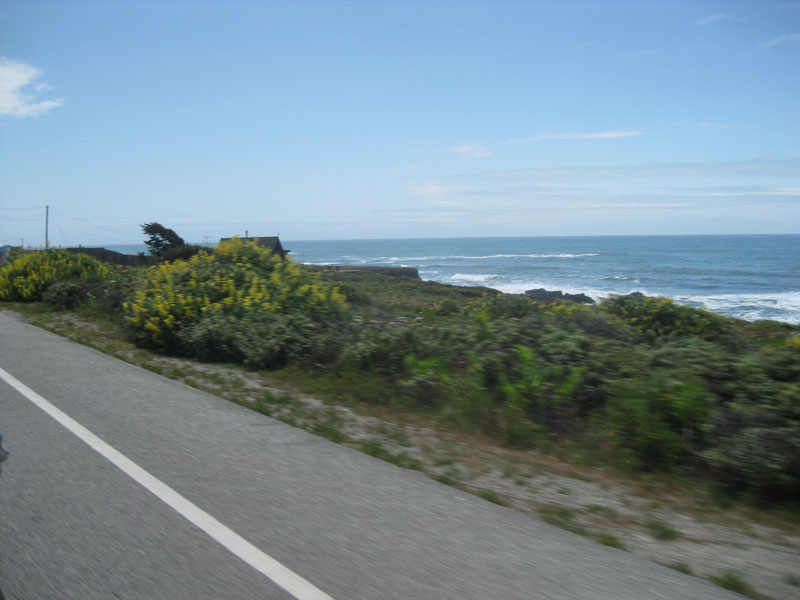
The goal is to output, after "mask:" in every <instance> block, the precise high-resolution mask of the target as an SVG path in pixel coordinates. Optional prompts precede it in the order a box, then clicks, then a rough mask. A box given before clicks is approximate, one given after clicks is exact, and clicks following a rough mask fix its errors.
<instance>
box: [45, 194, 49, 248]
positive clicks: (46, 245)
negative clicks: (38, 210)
mask: <svg viewBox="0 0 800 600" xmlns="http://www.w3.org/2000/svg"><path fill="white" fill-rule="evenodd" d="M49 230H50V205H49V204H48V205H47V206H45V207H44V249H45V250H48V249H49V248H50V236H49V233H50V232H49Z"/></svg>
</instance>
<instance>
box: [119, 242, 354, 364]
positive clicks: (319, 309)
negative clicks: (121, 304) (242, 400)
mask: <svg viewBox="0 0 800 600" xmlns="http://www.w3.org/2000/svg"><path fill="white" fill-rule="evenodd" d="M344 308H345V301H344V298H343V297H342V296H341V295H340V294H339V292H338V291H337V290H336V288H332V287H330V286H327V285H325V284H322V283H321V282H319V281H318V280H317V278H316V277H315V276H314V274H313V273H311V272H310V271H308V270H306V269H303V268H302V267H300V266H299V265H297V264H295V263H293V262H291V261H289V260H285V259H282V258H281V257H279V256H276V255H273V254H272V253H271V252H270V251H269V250H267V249H265V248H261V247H259V246H257V245H256V244H255V243H253V242H250V243H243V242H242V241H241V240H239V239H238V238H234V239H233V240H231V241H230V242H225V243H223V244H220V245H219V246H217V247H216V248H214V251H213V253H208V252H204V251H202V252H200V253H198V254H196V255H194V256H193V257H192V258H191V259H190V260H189V261H188V262H185V261H175V262H166V263H163V264H160V265H158V266H154V267H150V268H149V269H148V271H147V275H146V276H145V278H144V280H143V282H142V284H141V286H140V288H139V289H138V290H137V291H136V293H135V295H134V299H133V301H132V302H130V303H127V304H126V305H125V311H126V313H127V323H128V325H129V326H130V328H131V329H132V330H133V332H134V333H135V335H136V337H137V340H138V341H140V342H141V343H145V344H147V345H150V346H153V347H155V348H158V349H162V350H168V351H178V350H183V351H185V352H187V351H188V352H191V351H192V350H191V348H192V346H191V343H189V342H191V340H193V339H194V340H196V341H198V342H200V343H202V344H203V347H204V349H201V350H200V352H201V353H202V354H203V356H204V357H206V358H211V357H212V355H211V353H210V352H209V351H208V350H209V349H210V348H211V347H212V345H213V344H214V343H216V342H222V343H223V346H224V347H223V348H222V350H221V351H220V357H221V358H222V357H224V358H231V357H233V356H236V353H237V352H239V353H242V352H243V349H244V348H246V347H249V346H250V344H249V343H248V342H242V343H241V344H240V346H241V347H240V348H239V349H238V350H235V349H234V348H233V346H232V345H231V344H230V343H228V341H229V340H231V339H232V337H236V336H242V335H244V334H245V333H246V332H245V331H244V330H243V329H242V325H241V324H242V323H247V324H255V325H258V326H259V328H260V330H262V331H263V330H266V332H267V333H269V332H274V331H275V330H276V328H278V329H280V327H281V326H282V325H283V324H285V321H282V320H280V319H277V318H273V317H271V316H270V315H277V314H292V313H302V314H303V315H305V316H307V317H309V318H311V319H315V320H323V319H326V318H327V319H330V318H334V317H338V316H339V315H341V314H342V312H343V310H344ZM229 320H230V321H229ZM210 327H213V328H222V329H226V330H227V331H223V332H221V333H219V334H216V333H214V332H209V331H208V329H209V328H210ZM187 328H188V331H185V332H184V329H187ZM279 333H280V332H279ZM276 352H277V353H278V354H279V353H280V351H276V350H274V349H267V352H266V354H265V355H275V354H276ZM263 362H267V363H270V364H271V363H272V362H273V360H272V358H268V359H265V360H264V361H263ZM279 362H280V361H279Z"/></svg>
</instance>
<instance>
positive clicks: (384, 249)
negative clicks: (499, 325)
mask: <svg viewBox="0 0 800 600" xmlns="http://www.w3.org/2000/svg"><path fill="white" fill-rule="evenodd" d="M282 242H283V245H284V247H285V248H289V249H291V256H292V258H294V259H295V260H297V261H299V262H302V263H308V264H316V265H333V264H336V265H375V266H405V267H416V268H417V269H418V270H419V274H420V277H422V279H426V280H432V281H438V282H441V283H447V284H452V285H462V286H475V285H480V286H486V287H490V288H494V289H497V290H500V291H502V292H507V293H514V294H520V293H523V292H524V291H525V290H530V289H534V288H545V289H548V290H561V291H564V292H570V293H585V294H587V295H589V296H591V297H592V298H594V299H595V300H600V299H602V298H606V297H608V296H610V295H613V294H629V293H631V292H642V293H643V294H646V295H649V296H666V297H669V298H672V299H673V300H675V301H676V302H679V303H681V304H686V305H689V306H696V307H701V306H703V307H706V308H707V309H709V310H711V311H714V312H717V313H720V314H723V315H728V316H731V317H737V318H740V319H746V320H749V321H755V320H760V319H772V320H776V321H783V322H786V323H793V324H800V235H689V236H597V237H515V238H454V239H439V238H436V239H405V240H333V241H318V240H315V241H283V240H282ZM108 248H109V249H112V250H117V251H120V252H128V253H135V252H140V251H143V250H144V249H146V247H144V246H138V245H136V246H108ZM121 248H125V249H124V250H123V249H121Z"/></svg>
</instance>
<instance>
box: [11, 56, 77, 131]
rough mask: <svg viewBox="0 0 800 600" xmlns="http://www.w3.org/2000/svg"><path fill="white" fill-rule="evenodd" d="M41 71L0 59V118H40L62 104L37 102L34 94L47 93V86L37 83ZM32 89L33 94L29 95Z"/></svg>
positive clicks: (14, 61)
mask: <svg viewBox="0 0 800 600" xmlns="http://www.w3.org/2000/svg"><path fill="white" fill-rule="evenodd" d="M40 74H41V71H40V70H39V69H37V68H36V67H34V66H32V65H29V64H26V63H23V62H20V61H17V60H13V59H10V58H7V57H4V56H3V57H0V118H2V117H17V118H24V117H41V116H42V115H46V114H47V113H48V112H50V111H51V110H52V109H54V108H57V107H59V106H61V105H62V104H64V100H62V99H61V98H56V99H55V100H37V99H36V97H35V94H36V93H40V92H43V91H47V90H48V89H50V88H49V86H48V85H47V84H44V83H41V82H37V81H36V80H37V79H38V78H39V75H40ZM28 88H32V91H33V93H29V92H28V91H27V90H28Z"/></svg>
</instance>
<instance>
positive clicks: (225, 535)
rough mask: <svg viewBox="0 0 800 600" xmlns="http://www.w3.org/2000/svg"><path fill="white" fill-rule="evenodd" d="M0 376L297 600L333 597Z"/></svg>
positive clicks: (16, 382) (25, 388) (33, 394)
mask: <svg viewBox="0 0 800 600" xmlns="http://www.w3.org/2000/svg"><path fill="white" fill-rule="evenodd" d="M0 379H3V380H4V381H5V382H6V383H8V385H10V386H11V387H13V388H14V389H15V390H17V391H18V392H19V393H20V394H22V395H23V396H25V397H26V398H27V399H28V400H30V401H31V402H33V403H34V404H35V405H36V406H38V407H39V408H41V409H42V410H43V411H44V412H46V413H47V414H48V415H50V416H51V417H52V418H53V419H55V420H56V421H57V422H58V423H60V424H61V425H63V426H64V427H65V428H67V429H68V430H69V431H71V432H72V433H74V434H75V435H76V436H78V437H79V438H80V439H81V440H82V441H83V442H85V443H86V444H88V445H89V446H90V447H91V448H92V449H93V450H95V451H96V452H98V453H99V454H101V455H102V456H104V457H105V458H107V459H108V460H109V461H111V462H112V463H113V464H114V465H116V466H117V467H118V468H119V469H121V470H122V471H123V472H124V473H125V474H126V475H128V476H129V477H130V478H131V479H133V480H134V481H136V482H137V483H138V484H140V485H141V486H143V487H144V488H145V489H146V490H147V491H149V492H150V493H151V494H153V495H154V496H156V497H157V498H158V499H159V500H161V501H162V502H164V503H165V504H167V505H169V506H171V507H172V508H173V509H174V510H175V511H177V512H178V513H179V514H180V515H181V516H182V517H184V518H185V519H187V520H188V521H190V522H191V523H193V524H194V525H196V526H197V527H199V528H200V529H202V530H203V531H205V532H206V533H207V534H208V535H210V536H211V537H212V538H214V539H215V540H216V541H218V542H219V543H220V544H222V545H223V546H225V547H226V548H227V549H228V550H230V551H231V552H232V553H233V554H235V555H236V556H238V557H239V558H241V559H242V560H243V561H245V562H246V563H247V564H249V565H250V566H252V567H253V568H254V569H256V570H257V571H259V572H260V573H262V574H263V575H265V576H266V577H268V578H269V579H271V580H272V581H273V582H274V583H275V584H276V585H278V586H280V587H282V588H283V589H284V590H286V591H287V592H289V593H290V594H291V595H292V596H294V597H295V598H297V600H333V598H332V597H331V596H329V595H328V594H326V593H325V592H323V591H322V590H320V589H319V588H317V587H315V586H314V585H312V584H311V583H309V582H308V581H306V580H305V579H303V578H302V577H300V575H298V574H297V573H295V572H294V571H292V570H291V569H289V568H288V567H285V566H284V565H282V564H281V563H279V562H278V561H277V560H275V559H274V558H272V557H271V556H269V555H268V554H266V553H264V552H262V551H261V550H259V549H258V548H256V547H255V546H254V545H253V544H251V543H250V542H248V541H247V540H246V539H244V538H243V537H242V536H240V535H239V534H238V533H236V532H235V531H233V530H232V529H230V528H229V527H227V526H226V525H223V524H222V523H220V522H219V521H217V520H216V519H215V518H214V517H212V516H211V515H210V514H208V513H207V512H205V511H204V510H202V509H201V508H199V507H198V506H196V505H195V504H193V503H192V502H190V501H189V500H187V499H186V498H184V497H183V496H181V495H180V494H179V493H178V492H176V491H175V490H173V489H172V488H171V487H169V486H168V485H167V484H165V483H164V482H162V481H161V480H159V479H158V478H156V477H154V476H153V475H151V474H150V473H148V472H147V471H145V470H144V469H142V468H141V467H140V466H139V465H137V464H136V463H135V462H133V461H132V460H131V459H129V458H128V457H127V456H125V455H124V454H122V453H121V452H119V451H118V450H116V449H115V448H113V447H112V446H110V445H108V444H107V443H106V442H104V441H103V440H101V439H100V438H99V437H97V436H96V435H95V434H94V433H92V432H91V431H89V430H88V429H86V428H85V427H84V426H83V425H81V424H80V423H78V422H77V421H75V420H74V419H73V418H72V417H70V416H68V415H67V414H65V413H64V412H62V411H61V410H59V409H58V408H56V407H55V406H53V405H52V404H50V402H48V401H47V400H45V399H44V398H42V397H41V396H40V395H39V394H37V393H36V392H34V391H33V390H32V389H30V388H29V387H28V386H26V385H25V384H24V383H22V382H21V381H19V380H18V379H16V378H15V377H13V376H12V375H10V374H9V373H8V372H6V371H4V370H3V369H1V368H0Z"/></svg>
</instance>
